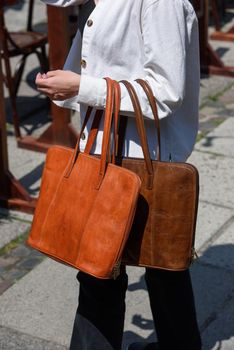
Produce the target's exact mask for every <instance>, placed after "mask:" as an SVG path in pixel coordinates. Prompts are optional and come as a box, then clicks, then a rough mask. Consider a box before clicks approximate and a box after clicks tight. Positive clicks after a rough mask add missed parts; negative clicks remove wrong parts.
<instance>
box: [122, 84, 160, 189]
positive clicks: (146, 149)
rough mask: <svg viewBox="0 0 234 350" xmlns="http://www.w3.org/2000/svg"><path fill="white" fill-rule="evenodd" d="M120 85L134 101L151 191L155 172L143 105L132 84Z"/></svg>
mask: <svg viewBox="0 0 234 350" xmlns="http://www.w3.org/2000/svg"><path fill="white" fill-rule="evenodd" d="M120 83H122V84H124V85H125V87H126V89H127V90H128V93H129V96H130V99H131V101H132V105H133V109H134V112H135V116H136V125H137V131H138V134H139V137H140V141H141V147H142V151H143V155H144V160H145V164H146V169H147V172H148V180H147V182H148V183H147V187H148V189H151V188H152V186H153V177H154V171H153V164H152V160H151V157H150V152H149V146H148V142H147V136H146V131H145V125H144V118H143V113H142V109H141V105H140V102H139V99H138V96H137V94H136V91H135V89H134V87H133V86H132V84H131V83H129V81H127V80H121V81H120Z"/></svg>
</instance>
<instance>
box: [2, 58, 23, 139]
mask: <svg viewBox="0 0 234 350" xmlns="http://www.w3.org/2000/svg"><path fill="white" fill-rule="evenodd" d="M4 64H5V69H6V83H7V87H8V91H9V97H10V101H11V108H12V118H13V125H14V130H15V135H16V137H17V138H21V132H20V127H19V115H18V112H17V106H16V95H15V93H14V81H13V78H12V75H11V66H10V62H9V59H8V57H4Z"/></svg>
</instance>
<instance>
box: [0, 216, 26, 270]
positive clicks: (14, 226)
mask: <svg viewBox="0 0 234 350" xmlns="http://www.w3.org/2000/svg"><path fill="white" fill-rule="evenodd" d="M29 226H30V224H29V223H28V222H24V221H19V220H15V219H13V218H11V217H9V216H5V215H1V213H0V249H1V248H3V247H4V246H5V245H6V244H8V243H9V242H11V241H12V240H13V239H15V238H17V237H19V236H21V235H22V234H23V233H25V232H26V231H27V230H28V228H29ZM0 269H1V263H0Z"/></svg>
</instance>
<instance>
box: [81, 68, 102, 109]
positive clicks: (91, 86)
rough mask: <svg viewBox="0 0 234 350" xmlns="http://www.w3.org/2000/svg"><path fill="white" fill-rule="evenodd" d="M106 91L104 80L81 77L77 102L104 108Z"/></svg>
mask: <svg viewBox="0 0 234 350" xmlns="http://www.w3.org/2000/svg"><path fill="white" fill-rule="evenodd" d="M106 90H107V86H106V81H105V80H104V79H101V78H94V77H90V76H87V75H81V79H80V88H79V94H78V99H77V102H78V103H83V104H86V105H89V106H93V107H100V108H104V107H105V105H106Z"/></svg>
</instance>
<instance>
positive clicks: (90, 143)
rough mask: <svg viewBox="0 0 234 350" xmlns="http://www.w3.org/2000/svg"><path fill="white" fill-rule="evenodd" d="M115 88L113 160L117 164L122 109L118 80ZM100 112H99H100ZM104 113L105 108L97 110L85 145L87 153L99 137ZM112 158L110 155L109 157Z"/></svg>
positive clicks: (115, 82)
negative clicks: (120, 111) (120, 112)
mask: <svg viewBox="0 0 234 350" xmlns="http://www.w3.org/2000/svg"><path fill="white" fill-rule="evenodd" d="M113 88H114V92H113V93H114V123H113V129H114V139H113V152H112V158H111V162H112V163H113V164H115V157H116V152H117V150H118V129H119V128H118V123H119V110H120V100H121V90H120V85H119V83H118V82H117V81H115V80H113ZM98 112H99V113H98ZM102 115H103V110H99V111H97V112H96V114H95V116H94V119H93V123H92V126H91V129H90V133H89V137H88V140H87V143H86V146H85V150H84V152H85V153H90V152H91V149H92V147H93V144H94V141H95V139H96V137H97V133H98V129H99V126H100V122H101V118H102ZM109 158H110V157H109Z"/></svg>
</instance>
